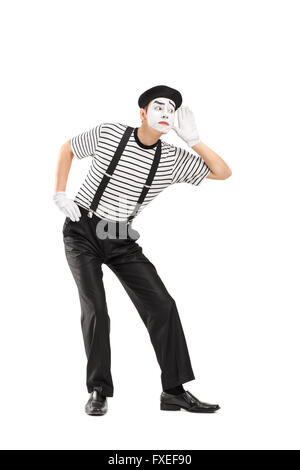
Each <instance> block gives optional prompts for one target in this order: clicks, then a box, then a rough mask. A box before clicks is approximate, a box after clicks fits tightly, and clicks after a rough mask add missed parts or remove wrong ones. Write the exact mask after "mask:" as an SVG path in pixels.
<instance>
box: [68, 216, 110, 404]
mask: <svg viewBox="0 0 300 470" xmlns="http://www.w3.org/2000/svg"><path fill="white" fill-rule="evenodd" d="M70 223H71V224H78V225H77V226H75V225H73V226H74V227H76V229H75V228H74V229H73V230H72V229H71V230H70V229H68V233H67V236H64V243H65V253H66V258H67V261H68V264H69V267H70V269H71V272H72V274H73V277H74V279H75V282H76V284H77V288H78V293H79V298H80V305H81V327H82V333H83V339H84V346H85V351H86V355H87V377H86V385H87V389H88V392H89V393H90V392H92V391H93V389H94V387H101V388H100V389H101V390H102V393H103V394H104V395H105V396H108V397H112V396H113V382H112V377H111V370H110V369H111V349H110V339H109V333H110V318H109V315H108V311H107V304H106V296H105V290H104V286H103V272H102V268H101V258H100V257H99V256H97V254H96V253H94V252H93V250H92V249H91V245H90V244H89V243H88V242H87V241H85V238H84V237H83V236H82V234H83V231H84V225H83V224H84V221H80V222H69V224H70Z"/></svg>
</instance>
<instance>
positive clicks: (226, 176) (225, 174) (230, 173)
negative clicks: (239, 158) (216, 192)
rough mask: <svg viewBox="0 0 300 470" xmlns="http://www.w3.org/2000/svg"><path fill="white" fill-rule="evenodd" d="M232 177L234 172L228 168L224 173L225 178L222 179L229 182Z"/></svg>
mask: <svg viewBox="0 0 300 470" xmlns="http://www.w3.org/2000/svg"><path fill="white" fill-rule="evenodd" d="M231 175H232V171H231V169H230V168H228V169H227V170H226V171H224V173H223V177H222V178H221V179H222V180H227V178H229V176H231Z"/></svg>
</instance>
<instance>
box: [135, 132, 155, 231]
mask: <svg viewBox="0 0 300 470" xmlns="http://www.w3.org/2000/svg"><path fill="white" fill-rule="evenodd" d="M160 155H161V142H160V140H159V141H158V144H157V146H156V150H155V155H154V159H153V162H152V166H151V168H150V171H149V175H148V178H147V181H146V183H145V184H144V187H143V189H142V192H141V194H140V197H139V199H138V202H137V203H136V206H135V208H134V210H133V212H132V213H131V215H130V216H129V217H128V219H127V223H130V222H131V221H132V219H133V218H134V217H135V215H136V214H137V212H138V210H139V208H140V207H141V205H142V204H143V202H144V200H145V197H146V196H147V193H148V191H149V188H150V187H151V184H152V181H153V178H154V175H155V173H156V170H157V168H158V164H159V160H160Z"/></svg>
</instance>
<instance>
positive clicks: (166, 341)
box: [62, 207, 195, 397]
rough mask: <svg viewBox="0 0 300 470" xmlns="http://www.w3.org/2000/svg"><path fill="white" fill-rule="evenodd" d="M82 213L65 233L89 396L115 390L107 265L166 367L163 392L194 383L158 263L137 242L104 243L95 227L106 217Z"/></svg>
mask: <svg viewBox="0 0 300 470" xmlns="http://www.w3.org/2000/svg"><path fill="white" fill-rule="evenodd" d="M80 211H81V214H82V215H81V218H80V220H79V222H72V221H71V220H70V219H69V218H68V217H67V218H66V220H65V223H64V226H63V229H62V232H63V240H64V246H65V253H66V258H67V261H68V264H69V267H70V269H71V272H72V275H73V277H74V279H75V282H76V284H77V288H78V293H79V298H80V305H81V327H82V333H83V340H84V346H85V351H86V355H87V371H86V374H87V375H86V386H87V389H88V392H92V390H93V388H94V387H98V388H100V389H101V390H102V392H103V393H104V394H105V395H106V396H108V397H112V396H113V392H114V387H113V380H112V376H111V349H110V338H109V334H110V317H109V315H108V311H107V304H106V299H105V290H104V286H103V272H102V267H101V266H102V263H105V264H106V265H107V266H108V267H109V268H110V269H111V270H112V271H113V272H114V273H115V274H116V276H117V277H118V279H119V280H120V282H121V284H122V285H123V287H124V289H125V290H126V292H127V293H128V295H129V297H130V299H131V300H132V302H133V304H134V305H135V307H136V309H137V311H138V313H139V315H140V316H141V318H142V320H143V322H144V324H145V326H146V327H147V330H148V332H149V335H150V340H151V342H152V345H153V347H154V350H155V354H156V357H157V360H158V363H159V366H160V369H161V382H162V387H163V389H167V388H172V387H175V386H176V385H179V384H182V383H185V382H189V381H190V380H194V379H195V376H194V373H193V370H192V366H191V361H190V357H189V352H188V348H187V344H186V340H185V336H184V332H183V329H182V325H181V321H180V318H179V315H178V311H177V307H176V303H175V301H174V299H173V298H172V297H171V295H170V294H169V293H168V291H167V289H166V287H165V286H164V284H163V282H162V280H161V279H160V277H159V275H158V273H157V271H156V268H155V267H154V265H153V264H152V263H151V262H150V261H149V259H148V258H147V257H146V256H145V255H144V254H143V250H142V248H141V246H140V245H139V244H138V243H137V241H136V239H131V238H127V239H124V238H123V239H122V238H115V239H109V238H107V239H100V238H99V237H98V236H97V233H96V226H97V223H98V222H99V221H100V220H101V219H99V217H96V216H95V215H94V216H93V217H92V218H91V219H90V218H89V217H88V216H87V210H85V209H83V208H81V207H80ZM117 233H118V232H117Z"/></svg>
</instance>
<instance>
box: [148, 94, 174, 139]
mask: <svg viewBox="0 0 300 470" xmlns="http://www.w3.org/2000/svg"><path fill="white" fill-rule="evenodd" d="M174 119H175V103H174V101H172V100H170V99H169V98H155V99H154V100H152V101H151V102H150V103H149V106H148V109H147V121H148V124H149V126H151V127H153V129H155V130H157V131H159V132H162V133H164V134H166V133H167V132H169V130H171V129H172V127H173V124H174Z"/></svg>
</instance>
